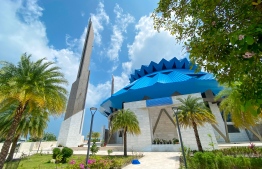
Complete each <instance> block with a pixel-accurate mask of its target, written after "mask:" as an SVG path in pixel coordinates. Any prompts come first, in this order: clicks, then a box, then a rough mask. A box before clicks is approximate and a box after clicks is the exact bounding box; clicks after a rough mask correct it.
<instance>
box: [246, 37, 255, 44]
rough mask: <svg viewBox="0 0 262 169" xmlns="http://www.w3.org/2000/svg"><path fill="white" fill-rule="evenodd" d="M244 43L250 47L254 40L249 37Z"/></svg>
mask: <svg viewBox="0 0 262 169" xmlns="http://www.w3.org/2000/svg"><path fill="white" fill-rule="evenodd" d="M246 41H247V44H248V45H252V44H253V43H254V39H253V38H252V37H251V36H247V37H246Z"/></svg>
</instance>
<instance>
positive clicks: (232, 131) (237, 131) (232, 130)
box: [227, 124, 240, 133]
mask: <svg viewBox="0 0 262 169" xmlns="http://www.w3.org/2000/svg"><path fill="white" fill-rule="evenodd" d="M227 128H228V133H240V131H239V129H238V128H236V127H235V126H233V125H229V124H228V125H227Z"/></svg>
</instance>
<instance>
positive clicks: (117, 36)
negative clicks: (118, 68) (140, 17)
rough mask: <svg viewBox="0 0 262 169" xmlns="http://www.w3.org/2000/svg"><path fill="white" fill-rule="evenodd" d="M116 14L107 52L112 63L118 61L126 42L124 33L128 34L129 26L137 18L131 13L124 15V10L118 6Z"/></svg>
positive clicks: (115, 10) (115, 9)
mask: <svg viewBox="0 0 262 169" xmlns="http://www.w3.org/2000/svg"><path fill="white" fill-rule="evenodd" d="M114 13H115V14H116V20H115V25H114V26H113V34H112V35H111V41H110V46H109V49H108V51H107V56H108V57H109V59H110V60H112V61H115V62H116V61H118V57H119V56H118V53H119V52H120V51H121V47H122V44H123V41H124V35H123V33H124V32H126V28H127V26H128V25H129V24H131V23H133V22H134V21H135V18H134V17H133V16H131V15H130V14H129V13H127V14H124V13H123V9H122V8H120V6H119V5H118V4H116V6H115V8H114Z"/></svg>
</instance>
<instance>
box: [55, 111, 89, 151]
mask: <svg viewBox="0 0 262 169" xmlns="http://www.w3.org/2000/svg"><path fill="white" fill-rule="evenodd" d="M83 113H84V111H80V112H78V113H76V114H74V115H73V116H71V117H69V118H68V119H66V120H65V121H63V122H62V125H61V128H60V132H59V136H58V141H57V145H59V144H61V145H62V146H66V147H78V145H80V144H82V143H83V142H82V130H81V126H82V124H80V123H81V119H82V114H83Z"/></svg>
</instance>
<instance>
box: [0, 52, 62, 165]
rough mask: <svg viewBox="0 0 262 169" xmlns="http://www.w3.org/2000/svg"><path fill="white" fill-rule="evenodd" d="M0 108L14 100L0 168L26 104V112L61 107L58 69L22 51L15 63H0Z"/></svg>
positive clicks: (53, 112) (59, 109)
mask: <svg viewBox="0 0 262 169" xmlns="http://www.w3.org/2000/svg"><path fill="white" fill-rule="evenodd" d="M0 64H1V65H2V67H1V69H0V108H1V107H6V106H8V105H12V104H13V103H18V106H17V107H16V110H15V116H14V119H13V122H12V125H11V127H10V130H9V131H8V135H7V137H6V141H5V142H4V145H3V147H2V150H1V153H0V169H2V168H3V165H4V161H5V158H6V156H7V153H8V150H9V147H10V144H11V142H12V140H13V137H14V135H15V132H16V130H17V126H18V124H19V122H20V121H21V118H22V116H23V113H24V112H25V110H26V109H27V107H29V108H30V109H29V113H31V112H32V110H34V109H35V108H40V109H43V108H45V110H46V111H47V112H48V114H49V115H59V114H61V113H62V112H63V111H64V110H65V106H66V100H67V96H66V94H67V91H66V89H65V88H64V87H63V86H62V85H63V84H67V81H66V80H65V79H64V76H63V74H62V73H61V72H60V68H59V67H56V66H53V62H48V61H46V60H45V59H40V60H37V61H35V62H34V61H31V56H30V55H29V56H27V55H26V54H23V55H22V56H21V60H20V61H19V62H18V64H17V65H14V64H12V63H9V62H0Z"/></svg>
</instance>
